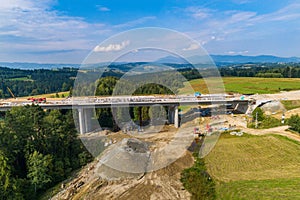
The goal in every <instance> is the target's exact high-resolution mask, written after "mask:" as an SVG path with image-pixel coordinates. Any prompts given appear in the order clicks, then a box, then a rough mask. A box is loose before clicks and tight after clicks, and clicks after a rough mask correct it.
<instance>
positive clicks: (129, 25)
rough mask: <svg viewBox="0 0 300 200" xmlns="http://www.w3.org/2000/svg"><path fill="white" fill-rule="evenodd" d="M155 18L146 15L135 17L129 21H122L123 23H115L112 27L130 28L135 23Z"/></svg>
mask: <svg viewBox="0 0 300 200" xmlns="http://www.w3.org/2000/svg"><path fill="white" fill-rule="evenodd" d="M154 19H156V17H155V16H146V17H142V18H139V19H136V20H132V21H129V22H126V23H123V24H117V25H115V26H114V28H130V27H133V26H136V25H139V24H143V23H145V22H147V21H149V20H154Z"/></svg>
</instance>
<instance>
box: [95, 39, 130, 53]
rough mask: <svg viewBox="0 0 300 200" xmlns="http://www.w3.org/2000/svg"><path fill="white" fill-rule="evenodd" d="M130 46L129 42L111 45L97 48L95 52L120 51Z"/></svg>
mask: <svg viewBox="0 0 300 200" xmlns="http://www.w3.org/2000/svg"><path fill="white" fill-rule="evenodd" d="M129 44H130V41H129V40H126V41H123V42H121V43H120V44H109V45H107V46H99V45H98V46H96V47H95V48H94V52H110V51H120V50H122V49H124V48H125V47H126V46H128V45H129Z"/></svg>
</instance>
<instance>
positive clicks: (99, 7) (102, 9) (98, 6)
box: [96, 5, 110, 12]
mask: <svg viewBox="0 0 300 200" xmlns="http://www.w3.org/2000/svg"><path fill="white" fill-rule="evenodd" d="M96 7H97V8H98V10H100V11H102V12H108V11H110V9H109V8H108V7H105V6H102V5H96Z"/></svg>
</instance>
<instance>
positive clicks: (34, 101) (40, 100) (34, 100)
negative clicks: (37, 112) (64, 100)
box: [27, 97, 47, 103]
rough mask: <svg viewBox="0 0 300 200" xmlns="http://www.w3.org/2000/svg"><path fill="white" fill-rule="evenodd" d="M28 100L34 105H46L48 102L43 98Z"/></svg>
mask: <svg viewBox="0 0 300 200" xmlns="http://www.w3.org/2000/svg"><path fill="white" fill-rule="evenodd" d="M27 100H30V101H31V102H32V103H46V101H47V100H46V98H45V97H41V98H34V97H30V98H28V99H27Z"/></svg>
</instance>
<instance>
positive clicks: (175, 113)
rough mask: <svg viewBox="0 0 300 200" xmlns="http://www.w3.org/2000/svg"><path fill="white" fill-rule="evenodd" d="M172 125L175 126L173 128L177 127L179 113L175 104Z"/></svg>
mask: <svg viewBox="0 0 300 200" xmlns="http://www.w3.org/2000/svg"><path fill="white" fill-rule="evenodd" d="M174 126H175V128H179V113H178V106H175V112H174Z"/></svg>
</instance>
